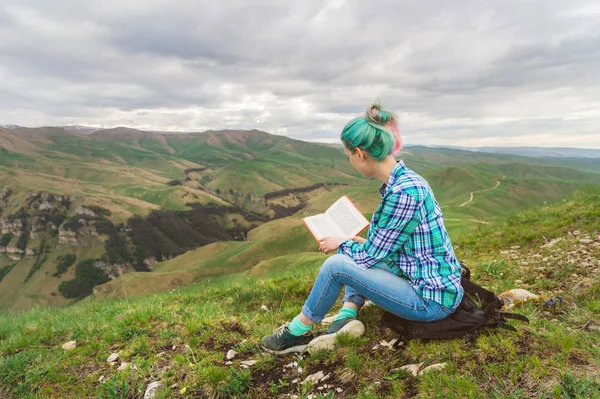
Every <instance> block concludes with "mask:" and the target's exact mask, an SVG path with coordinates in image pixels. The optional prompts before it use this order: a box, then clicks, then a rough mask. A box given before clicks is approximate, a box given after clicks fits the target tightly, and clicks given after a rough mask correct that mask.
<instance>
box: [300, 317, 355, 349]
mask: <svg viewBox="0 0 600 399" xmlns="http://www.w3.org/2000/svg"><path fill="white" fill-rule="evenodd" d="M364 333H365V325H364V324H363V323H362V322H361V321H360V320H356V319H355V318H353V317H346V318H344V319H340V320H336V321H334V322H333V324H331V326H329V328H328V329H327V331H326V332H325V334H323V335H320V336H318V337H317V338H315V339H313V340H312V341H310V343H309V344H308V348H307V349H308V351H309V352H310V353H314V352H318V351H321V350H333V349H334V348H335V343H336V340H337V338H336V337H337V335H338V334H348V335H349V336H351V337H354V338H356V337H360V336H361V335H363V334H364Z"/></svg>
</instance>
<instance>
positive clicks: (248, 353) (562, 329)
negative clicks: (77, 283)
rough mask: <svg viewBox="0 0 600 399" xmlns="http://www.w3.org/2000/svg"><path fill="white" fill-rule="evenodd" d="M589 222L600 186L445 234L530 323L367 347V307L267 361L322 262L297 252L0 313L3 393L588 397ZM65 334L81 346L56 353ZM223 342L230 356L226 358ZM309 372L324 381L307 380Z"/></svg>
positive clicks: (591, 342) (594, 380)
mask: <svg viewBox="0 0 600 399" xmlns="http://www.w3.org/2000/svg"><path fill="white" fill-rule="evenodd" d="M598 220H600V191H599V190H598V189H591V190H588V191H585V192H581V193H578V194H577V195H575V196H574V197H572V198H569V199H567V200H566V201H561V202H559V203H557V204H554V205H549V206H544V207H540V208H537V209H534V210H531V211H528V212H526V213H522V214H520V215H517V216H514V217H511V218H510V219H508V220H506V221H505V222H504V223H503V224H502V225H501V226H500V227H494V226H483V227H481V228H479V229H477V230H474V231H470V232H463V233H462V234H461V235H460V237H456V238H455V239H454V244H455V246H456V249H457V254H458V256H459V258H461V259H462V260H464V261H465V262H466V263H467V264H468V265H469V266H470V267H471V269H472V271H473V277H472V278H473V279H474V280H475V281H477V282H479V283H481V284H482V285H484V286H487V287H489V288H491V289H493V290H496V291H497V292H499V291H501V290H504V289H508V288H525V289H527V290H529V291H532V292H534V293H536V294H538V295H541V296H542V298H543V300H542V301H540V302H538V303H533V302H530V303H527V304H525V305H522V306H518V307H517V308H515V310H516V311H517V312H519V313H521V314H524V315H526V316H527V317H528V318H529V319H530V321H531V322H530V324H529V325H524V324H520V323H515V327H516V328H517V330H518V331H517V332H516V333H513V332H510V331H506V330H493V331H489V332H488V333H484V334H482V335H480V336H479V337H478V338H477V339H475V340H474V341H473V342H470V341H468V340H461V339H456V340H449V341H443V342H441V341H437V342H436V341H432V342H420V341H413V342H411V343H410V344H407V345H404V346H401V347H400V349H398V350H397V351H394V350H388V349H386V348H384V347H383V346H381V345H379V347H377V346H376V345H378V344H380V342H381V341H382V340H386V342H387V341H389V340H390V339H391V338H393V335H391V334H390V333H389V332H387V331H385V330H382V329H380V327H379V324H378V319H379V317H380V314H381V311H380V310H379V309H378V308H377V307H375V306H371V307H367V308H365V309H364V310H363V311H362V312H361V315H360V318H361V320H363V322H364V323H365V324H366V327H367V333H366V335H365V336H364V337H361V338H357V339H350V338H347V337H345V338H344V337H342V338H340V339H339V340H338V349H337V350H336V351H334V352H321V353H317V354H313V355H310V356H304V357H298V356H294V355H288V356H281V357H274V356H273V355H270V354H266V353H263V352H262V351H261V350H260V348H259V340H260V338H261V337H262V336H263V335H265V334H267V333H270V332H271V330H272V329H273V328H275V327H277V326H279V325H280V324H281V323H283V322H285V321H287V320H289V319H290V318H291V317H293V316H294V315H295V314H297V313H298V312H299V310H300V308H301V305H302V303H303V301H304V299H305V298H306V295H307V293H308V292H309V290H310V288H311V286H312V282H313V280H314V276H315V274H316V272H317V269H318V267H319V265H320V264H321V262H322V260H323V256H322V255H321V254H310V253H309V254H298V255H296V256H283V257H279V258H276V259H277V265H273V268H272V269H270V272H268V273H266V274H263V277H261V278H256V277H254V274H255V273H254V272H252V271H250V272H244V273H241V274H237V275H233V276H229V277H226V278H221V279H217V280H214V281H212V282H211V283H210V284H209V283H203V284H197V285H195V286H193V287H189V288H186V289H183V290H173V291H170V292H168V293H162V294H157V295H154V296H148V297H143V298H137V299H135V298H129V299H120V300H108V301H97V300H94V299H92V298H89V299H87V300H85V301H84V302H82V303H79V304H77V305H74V306H71V307H67V308H64V309H54V310H50V309H38V310H31V311H28V312H25V313H23V314H21V315H19V316H16V317H14V316H10V315H7V314H0V338H1V341H0V387H2V388H0V389H1V391H0V394H2V395H3V397H6V398H9V399H11V398H16V397H19V398H38V397H44V398H80V397H108V398H117V397H122V398H138V397H142V396H143V393H144V391H145V389H146V387H147V386H148V385H149V384H150V383H151V382H153V381H159V382H161V383H162V387H163V388H162V389H161V390H160V396H158V397H162V398H166V397H169V398H185V397H217V398H229V397H234V398H270V397H272V398H280V397H281V398H283V397H289V396H288V395H290V394H293V395H299V396H302V397H306V395H309V394H311V395H323V396H321V397H336V398H412V397H417V398H432V397H437V398H465V397H469V398H517V397H556V398H558V397H568V398H597V397H598V396H599V394H598V392H600V381H599V380H598V375H600V374H599V371H600V370H599V369H600V347H599V346H598V345H597V342H598V339H600V320H599V319H598V310H599V309H600V283H599V281H600V279H599V277H600V276H599V275H598V273H600V234H599V231H598ZM549 298H555V299H557V301H556V302H557V303H556V304H554V305H552V304H551V303H550V302H549V301H548V299H549ZM558 299H560V300H558ZM544 301H545V302H544ZM264 309H266V310H264ZM70 340H75V341H76V348H75V349H74V350H68V351H66V350H63V349H61V345H62V344H63V343H65V342H67V341H70ZM231 349H233V350H235V351H236V352H237V355H235V356H234V358H233V359H232V360H227V359H226V358H225V355H226V353H227V352H228V351H229V350H231ZM112 353H115V354H117V355H118V360H117V361H116V362H115V363H114V364H110V363H107V358H108V357H109V356H110V355H111V354H112ZM250 360H251V361H252V362H250V363H248V364H249V365H247V366H244V362H247V361H250ZM294 362H297V363H294ZM415 363H424V365H432V364H437V363H446V368H445V370H444V371H442V372H431V373H428V374H424V375H421V376H417V377H413V376H412V375H410V374H409V373H404V372H401V371H398V367H400V366H403V365H407V364H415ZM290 364H291V366H290ZM119 366H121V367H120V368H121V369H122V370H118V367H119ZM318 372H322V373H323V374H322V375H323V376H327V375H328V376H329V377H327V382H321V383H317V384H310V383H303V381H304V380H305V379H306V378H307V377H308V376H309V375H314V374H316V373H318ZM327 395H328V396H327Z"/></svg>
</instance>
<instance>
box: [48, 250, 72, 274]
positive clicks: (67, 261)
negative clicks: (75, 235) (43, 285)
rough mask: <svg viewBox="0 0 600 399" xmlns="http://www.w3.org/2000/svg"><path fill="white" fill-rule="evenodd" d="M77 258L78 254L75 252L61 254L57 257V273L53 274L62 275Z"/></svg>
mask: <svg viewBox="0 0 600 399" xmlns="http://www.w3.org/2000/svg"><path fill="white" fill-rule="evenodd" d="M76 260H77V255H75V254H66V255H61V256H59V257H58V258H56V262H57V264H56V273H54V274H53V276H54V277H60V276H61V275H62V274H63V273H64V272H66V271H67V270H68V269H69V267H71V266H72V265H73V264H74V263H75V261H76Z"/></svg>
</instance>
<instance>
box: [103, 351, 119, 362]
mask: <svg viewBox="0 0 600 399" xmlns="http://www.w3.org/2000/svg"><path fill="white" fill-rule="evenodd" d="M118 359H119V354H118V353H111V354H110V356H109V357H108V359H106V363H114V362H116V361H117V360H118Z"/></svg>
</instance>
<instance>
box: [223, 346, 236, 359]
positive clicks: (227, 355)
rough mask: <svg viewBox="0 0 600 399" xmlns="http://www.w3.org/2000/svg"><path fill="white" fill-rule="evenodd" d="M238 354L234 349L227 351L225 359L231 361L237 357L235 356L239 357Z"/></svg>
mask: <svg viewBox="0 0 600 399" xmlns="http://www.w3.org/2000/svg"><path fill="white" fill-rule="evenodd" d="M237 354H238V353H237V352H236V351H234V350H233V349H230V350H229V351H227V354H226V355H225V359H227V360H231V359H233V358H234V357H235V355H237Z"/></svg>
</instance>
